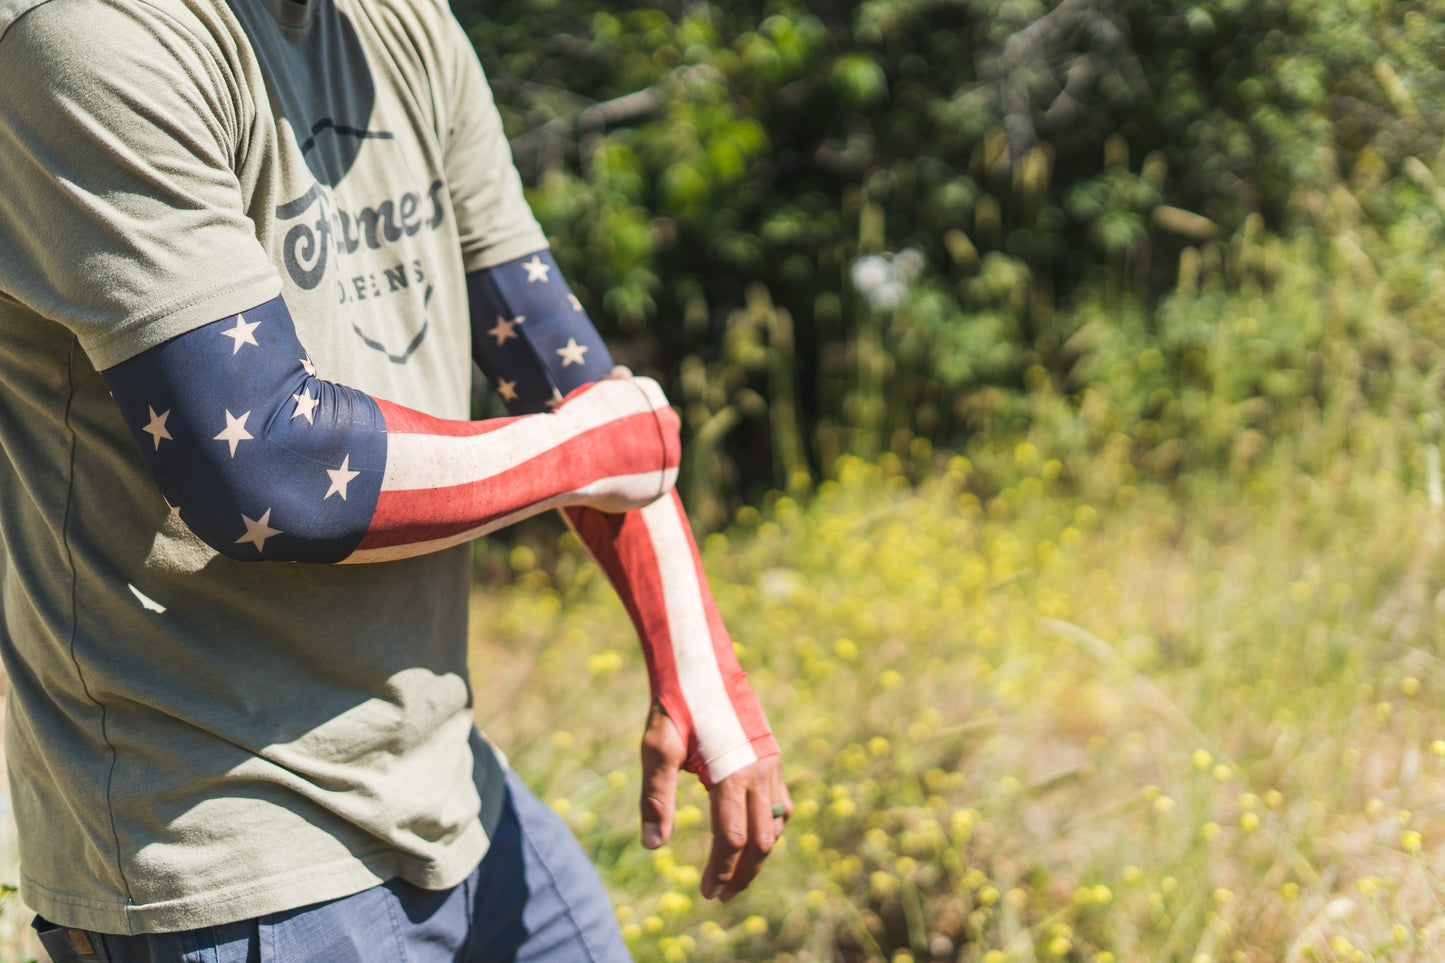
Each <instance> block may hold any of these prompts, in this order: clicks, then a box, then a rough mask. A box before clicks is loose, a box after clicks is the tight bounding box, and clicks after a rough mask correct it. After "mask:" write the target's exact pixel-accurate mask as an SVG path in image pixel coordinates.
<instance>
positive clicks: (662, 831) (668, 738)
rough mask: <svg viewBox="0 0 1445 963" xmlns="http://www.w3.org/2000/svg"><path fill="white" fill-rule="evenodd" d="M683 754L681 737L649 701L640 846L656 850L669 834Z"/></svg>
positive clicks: (643, 751)
mask: <svg viewBox="0 0 1445 963" xmlns="http://www.w3.org/2000/svg"><path fill="white" fill-rule="evenodd" d="M685 757H686V748H685V747H684V746H683V744H682V736H680V735H679V734H678V731H677V727H676V726H675V725H673V722H672V720H671V719H669V718H668V717H667V713H665V712H663V711H662V707H661V706H659V705H658V704H656V703H653V706H652V711H651V712H649V713H648V716H647V731H646V732H644V733H643V736H642V800H641V806H640V809H641V814H642V845H644V846H646V847H647V848H648V849H656V848H657V847H659V846H661V845H662V844H663V843H665V842H667V840H668V837H670V836H671V835H672V823H673V815H674V812H675V810H676V806H677V774H678V771H679V770H680V769H681V768H682V762H683V759H684V758H685Z"/></svg>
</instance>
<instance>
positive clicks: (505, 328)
mask: <svg viewBox="0 0 1445 963" xmlns="http://www.w3.org/2000/svg"><path fill="white" fill-rule="evenodd" d="M525 320H527V317H526V315H522V314H519V315H517V316H516V317H515V318H513V319H512V320H510V321H508V320H507V319H506V318H504V317H502V316H501V315H500V314H499V315H497V323H496V325H495V326H494V327H493V328H492V329H491V330H490V331H488V332H487V334H490V335H491V336H492V337H494V338H496V339H497V346H498V347H501V346H502V345H503V344H505V343H506V341H507V339H508V338H515V337H516V336H517V332H516V330H515V329H516V327H517V325H519V324H521V323H522V322H523V321H525Z"/></svg>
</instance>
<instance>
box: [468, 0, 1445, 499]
mask: <svg viewBox="0 0 1445 963" xmlns="http://www.w3.org/2000/svg"><path fill="white" fill-rule="evenodd" d="M457 9H458V13H459V15H460V17H461V18H462V20H463V22H464V23H465V24H466V25H467V26H468V27H469V30H470V34H471V36H472V38H473V39H474V41H475V42H476V44H477V47H478V50H479V51H480V53H481V55H482V57H483V61H484V63H485V64H486V66H487V67H488V69H489V73H490V76H491V79H492V82H493V85H494V87H495V89H496V95H497V101H498V103H499V104H500V105H501V108H502V111H503V116H504V120H505V123H506V126H507V129H508V130H509V132H510V133H511V134H512V136H513V137H514V141H513V145H514V150H515V153H516V156H517V159H518V162H519V165H520V166H521V168H522V170H523V172H524V176H525V179H526V180H527V182H528V183H529V184H530V185H531V196H532V200H533V202H534V204H535V205H536V209H537V213H538V216H539V218H540V220H541V221H542V223H543V225H544V226H545V228H546V230H547V231H548V233H549V234H550V235H551V236H552V237H553V238H554V244H555V247H556V249H557V253H558V257H559V259H560V260H561V262H562V264H563V266H564V269H565V271H566V273H567V274H568V276H569V277H570V278H571V279H572V280H573V282H574V284H575V285H576V287H577V288H578V289H579V295H580V296H581V297H582V298H583V300H584V302H586V304H587V305H588V307H589V309H590V310H591V311H592V312H593V314H594V315H595V316H597V317H598V319H599V322H600V323H601V325H602V326H603V328H604V331H605V332H611V333H612V335H613V339H614V342H615V343H616V344H617V346H618V353H619V354H620V355H621V356H622V357H623V358H624V359H625V360H626V361H628V362H630V363H632V364H633V365H634V366H636V367H639V368H642V369H644V370H650V371H656V372H660V373H662V374H664V376H665V377H667V378H668V379H670V380H671V384H670V386H669V387H670V390H671V391H672V394H673V396H674V397H675V398H676V399H677V400H678V401H680V402H681V403H682V404H683V406H684V409H685V411H686V427H687V430H688V432H689V437H690V438H691V439H692V442H691V444H693V446H694V448H695V451H694V453H693V456H692V457H690V458H689V459H688V465H689V466H690V470H691V472H692V475H693V477H692V479H691V480H690V482H689V485H690V487H691V488H692V489H693V491H694V496H693V497H694V503H693V505H692V508H693V509H694V510H695V511H696V512H697V513H698V515H699V517H700V520H701V521H702V522H703V523H704V524H707V525H716V524H719V523H720V522H721V521H722V520H723V519H724V518H725V517H726V513H727V506H728V505H729V504H733V505H735V504H736V501H735V500H736V498H737V496H738V495H739V494H747V493H751V494H752V495H753V496H754V497H755V496H756V494H757V493H759V492H760V491H761V490H762V489H764V488H766V487H770V486H779V487H786V485H787V484H788V482H789V479H791V478H792V477H793V476H794V475H795V474H797V473H799V472H804V473H807V474H809V475H812V476H814V477H817V476H818V475H820V474H826V473H827V472H828V471H829V470H830V469H831V465H832V463H833V460H834V459H835V458H836V457H837V456H838V455H839V454H842V453H847V452H852V453H857V454H861V455H864V456H867V457H871V456H873V455H876V454H877V453H878V452H880V451H883V450H889V449H893V450H897V451H902V450H904V449H905V448H906V446H907V444H908V440H909V439H910V438H912V437H914V436H916V435H923V436H927V437H929V438H930V439H931V440H933V441H934V442H936V443H938V444H940V445H954V446H957V445H960V444H962V443H964V441H965V440H966V439H967V438H968V437H969V436H970V435H971V434H972V433H975V432H978V431H981V430H992V429H993V428H996V427H997V426H998V425H1000V424H1003V425H1008V424H1010V423H1012V422H1013V421H1014V420H1016V419H1018V418H1021V417H1022V418H1026V419H1027V418H1034V417H1053V416H1052V415H1049V416H1045V415H1043V414H1042V413H1040V412H1037V411H1033V410H1032V409H1031V407H1030V406H1031V404H1032V403H1033V402H1032V401H1031V399H1032V398H1033V397H1034V396H1035V395H1036V394H1037V389H1038V388H1039V387H1040V386H1043V385H1047V386H1049V387H1050V388H1051V389H1052V390H1053V391H1054V392H1055V393H1056V394H1057V395H1058V398H1057V403H1058V404H1062V405H1068V406H1072V408H1073V410H1074V411H1075V412H1076V413H1079V414H1080V415H1086V414H1087V412H1088V411H1089V410H1090V405H1091V404H1092V403H1093V402H1091V401H1090V399H1091V398H1094V399H1097V398H1098V397H1100V396H1104V397H1106V398H1107V400H1108V401H1109V402H1110V403H1111V404H1113V405H1116V406H1118V407H1119V409H1120V411H1121V413H1122V415H1121V416H1122V417H1124V418H1125V419H1127V418H1135V417H1137V418H1140V419H1142V420H1143V421H1145V422H1149V423H1152V424H1153V425H1155V426H1156V427H1153V428H1151V427H1149V426H1147V425H1146V426H1143V427H1142V429H1141V431H1142V433H1143V434H1144V435H1146V436H1148V435H1152V434H1154V433H1156V432H1157V433H1158V434H1159V436H1160V441H1161V442H1162V441H1166V440H1169V439H1171V438H1173V439H1176V440H1178V442H1179V443H1180V444H1182V445H1185V446H1187V447H1188V450H1189V452H1190V454H1189V456H1188V457H1186V458H1184V459H1183V460H1181V459H1178V458H1172V457H1171V458H1163V459H1155V460H1156V461H1160V462H1161V465H1162V467H1164V468H1166V469H1170V470H1172V469H1175V468H1179V467H1191V466H1201V465H1209V466H1211V467H1215V468H1227V467H1228V465H1229V458H1228V455H1229V448H1230V441H1229V439H1230V437H1231V434H1230V433H1231V432H1235V431H1238V430H1248V429H1250V428H1253V429H1254V430H1257V431H1261V432H1265V433H1270V432H1272V431H1275V430H1281V429H1288V428H1289V427H1290V425H1291V419H1292V418H1294V417H1295V415H1294V413H1293V410H1292V409H1293V407H1294V406H1297V404H1298V403H1299V402H1301V401H1303V400H1305V399H1309V398H1313V399H1314V403H1315V404H1317V405H1320V406H1324V404H1325V401H1326V399H1327V398H1328V397H1335V396H1339V395H1341V394H1345V395H1349V394H1359V395H1360V397H1361V399H1362V400H1363V402H1365V403H1373V404H1380V403H1384V402H1382V401H1381V400H1380V399H1381V398H1382V397H1383V394H1384V392H1386V391H1387V390H1389V389H1393V388H1397V387H1399V384H1398V382H1399V381H1400V380H1401V379H1402V378H1403V380H1405V381H1409V380H1410V379H1409V378H1404V376H1397V374H1395V373H1393V372H1386V373H1383V374H1382V372H1384V371H1385V369H1387V368H1388V367H1389V365H1390V364H1391V363H1393V362H1394V361H1396V360H1398V359H1399V358H1400V357H1401V356H1402V355H1403V356H1408V357H1409V359H1410V361H1411V363H1412V364H1413V365H1414V366H1415V367H1417V368H1418V367H1419V366H1420V365H1421V364H1422V363H1423V364H1425V365H1426V366H1427V367H1429V366H1433V365H1434V364H1435V362H1434V361H1433V359H1432V360H1428V361H1424V362H1422V360H1421V358H1420V357H1419V350H1418V349H1419V348H1420V345H1419V337H1420V336H1419V335H1416V334H1412V333H1411V332H1423V331H1425V330H1427V329H1433V328H1434V327H1435V326H1436V325H1437V324H1438V321H1437V320H1436V319H1437V317H1438V313H1437V312H1436V311H1435V299H1434V297H1433V294H1432V291H1433V290H1434V289H1435V288H1438V285H1435V283H1434V282H1435V281H1436V280H1437V278H1436V275H1435V272H1434V270H1433V268H1432V267H1431V266H1430V264H1429V261H1428V252H1429V251H1431V250H1432V249H1433V248H1435V247H1437V246H1438V245H1439V243H1440V241H1441V240H1442V233H1441V231H1442V224H1441V210H1442V204H1441V199H1442V196H1445V195H1442V191H1441V189H1440V187H1439V186H1437V184H1436V181H1435V178H1434V174H1433V171H1434V170H1435V169H1436V167H1437V158H1438V157H1439V155H1440V151H1441V145H1442V140H1441V130H1442V122H1445V117H1442V116H1441V110H1442V105H1445V74H1442V72H1441V71H1439V70H1438V69H1437V66H1436V64H1435V62H1434V60H1435V51H1438V50H1439V49H1441V47H1442V45H1445V2H1441V0H1422V2H1416V3H1409V4H1397V3H1382V2H1365V0H1332V2H1326V3H1291V2H1286V0H1263V2H1260V0H1250V2H1243V0H1220V2H1214V3H1194V2H1186V0H1102V2H1092V3H1083V2H1080V0H1059V2H1047V3H1045V2H1035V0H956V2H951V3H946V4H925V3H920V2H918V0H869V2H865V3H861V4H810V5H807V6H803V5H800V4H796V3H789V2H785V0H773V2H769V3H766V4H745V3H734V2H727V0H715V2H709V3H697V4H691V5H687V6H682V7H673V6H668V5H663V6H661V7H659V8H641V9H619V8H615V7H606V6H601V5H597V4H595V3H593V2H590V0H554V2H551V3H547V4H535V3H530V2H524V0H506V2H501V3H496V4H491V5H487V6H486V7H483V6H482V5H480V4H479V3H478V2H477V0H463V2H459V3H458V4H457ZM904 251H913V252H916V253H917V256H919V257H921V264H922V270H921V271H920V272H918V273H917V274H916V276H915V277H913V278H912V280H910V281H909V282H908V283H907V284H906V285H904V291H903V296H902V297H893V296H891V295H890V296H889V297H886V298H883V299H881V300H880V299H879V298H877V297H870V296H869V295H868V294H867V293H865V292H863V291H861V290H859V288H858V287H857V285H856V284H855V283H854V276H855V275H854V272H855V268H856V267H857V265H858V263H859V260H860V258H864V257H867V256H869V255H882V256H883V257H884V258H885V260H887V259H889V258H891V257H893V256H894V254H895V253H897V252H904ZM1385 265H1388V267H1385ZM1342 267H1343V268H1344V273H1345V274H1346V275H1348V278H1349V286H1350V288H1351V292H1350V294H1349V295H1348V296H1344V295H1341V293H1340V292H1339V291H1338V284H1337V281H1338V280H1339V275H1340V271H1341V268H1342ZM1367 274H1368V275H1371V277H1366V276H1365V275H1367ZM1387 274H1388V275H1389V277H1388V279H1387V278H1386V277H1385V275H1387ZM1377 282H1378V283H1381V284H1388V285H1389V288H1388V290H1387V291H1385V292H1378V291H1376V290H1375V288H1374V285H1375V284H1376V283H1377ZM1280 286H1282V288H1281V290H1280V295H1279V297H1276V293H1277V292H1276V289H1277V287H1280ZM1226 296H1233V297H1236V298H1243V299H1244V301H1243V302H1237V303H1245V304H1247V303H1249V302H1250V300H1251V299H1253V298H1260V299H1263V300H1264V301H1265V302H1266V303H1267V304H1268V305H1269V308H1268V310H1262V311H1243V312H1241V315H1248V316H1250V317H1252V318H1253V319H1254V322H1255V323H1256V324H1257V325H1258V326H1259V330H1258V331H1257V332H1256V333H1255V334H1253V335H1250V336H1248V337H1245V336H1244V335H1243V334H1240V335H1239V336H1240V337H1241V338H1243V339H1244V340H1245V341H1248V342H1250V344H1249V346H1248V348H1247V349H1243V348H1241V349H1240V350H1235V348H1236V347H1239V346H1237V345H1236V346H1234V347H1231V348H1229V349H1228V350H1226V348H1225V347H1224V346H1222V345H1221V343H1220V342H1221V339H1223V340H1224V341H1231V340H1232V339H1233V338H1234V337H1235V335H1234V334H1233V333H1231V332H1228V331H1227V332H1226V333H1225V334H1224V335H1219V334H1217V331H1218V329H1219V328H1220V326H1221V324H1223V325H1224V327H1226V328H1228V327H1229V326H1230V325H1235V323H1236V321H1238V318H1230V319H1221V318H1220V316H1219V314H1218V309H1219V305H1220V302H1219V299H1220V298H1221V297H1226ZM1346 302H1348V303H1346ZM1263 315H1269V316H1263ZM1382 317H1389V318H1390V319H1391V320H1389V321H1385V320H1382ZM1236 326H1237V325H1236ZM1421 326H1423V327H1421ZM1243 327H1248V325H1244V326H1243ZM774 335H777V336H779V337H782V338H783V341H781V342H775V341H773V340H772V338H773V336H774ZM1331 338H1335V339H1338V338H1347V339H1351V345H1350V347H1349V348H1347V349H1345V350H1344V352H1343V354H1345V355H1347V356H1354V360H1352V359H1351V357H1339V356H1338V355H1339V354H1340V350H1339V349H1338V347H1337V346H1336V345H1335V344H1333V343H1331V341H1330V339H1331ZM1355 339H1363V343H1361V342H1360V341H1357V340H1355ZM1381 339H1383V340H1381ZM743 342H746V343H747V348H746V350H743V349H742V348H741V347H740V345H741V344H742V343H743ZM1266 342H1267V343H1266ZM1367 345H1368V346H1369V347H1367ZM730 346H731V347H730ZM1148 351H1155V352H1158V353H1159V355H1161V356H1162V358H1163V361H1164V365H1163V367H1162V368H1159V369H1158V370H1149V371H1136V372H1134V373H1133V374H1131V373H1130V372H1129V371H1127V370H1125V369H1126V368H1130V367H1131V366H1132V361H1130V359H1135V358H1137V357H1140V356H1142V355H1143V354H1144V353H1145V352H1148ZM1150 357H1153V355H1151V356H1150ZM768 359H773V360H768ZM1355 361H1358V362H1359V363H1358V364H1356V363H1355ZM1336 362H1344V363H1345V366H1344V367H1340V366H1339V365H1338V364H1336ZM780 367H785V368H787V369H789V370H790V372H791V376H789V377H780V376H779V374H778V369H779V368H780ZM1133 367H1137V366H1133ZM1351 379H1353V381H1351ZM1346 382H1350V383H1349V384H1346ZM1206 387H1207V388H1208V391H1209V392H1213V391H1215V390H1220V391H1225V392H1227V393H1228V394H1229V395H1230V397H1232V398H1234V399H1235V400H1236V402H1237V403H1238V404H1239V405H1240V406H1241V411H1240V413H1238V414H1236V415H1232V416H1230V417H1228V418H1225V419H1223V420H1220V419H1219V416H1218V415H1217V414H1210V415H1206V414H1204V413H1203V412H1204V410H1205V408H1208V407H1209V406H1208V405H1203V404H1202V403H1200V402H1198V401H1197V397H1198V392H1199V391H1200V390H1203V389H1204V388H1206ZM1163 392H1168V393H1169V394H1170V396H1171V397H1170V398H1168V399H1166V398H1165V397H1164V394H1163ZM783 393H786V395H785V394H783ZM1372 399H1373V400H1372ZM1412 400H1419V394H1418V393H1417V394H1416V395H1415V396H1413V397H1412ZM1211 410H1212V409H1211ZM1121 424H1123V423H1122V422H1121ZM1122 430H1126V431H1129V432H1131V433H1136V434H1137V432H1134V428H1133V426H1132V425H1124V427H1123V429H1122ZM1196 430H1202V431H1203V435H1202V436H1201V435H1195V434H1193V432H1195V431H1196ZM779 435H781V436H783V438H784V440H783V442H781V443H780V442H779V440H778V437H779ZM788 439H796V443H793V442H792V441H788ZM1153 447H1157V445H1153V444H1151V443H1150V442H1149V441H1148V439H1145V442H1144V445H1143V450H1141V451H1140V452H1138V454H1139V455H1140V456H1141V458H1144V456H1148V455H1149V450H1150V449H1152V448H1153ZM1175 447H1176V448H1178V445H1176V446H1175ZM1140 467H1141V468H1145V469H1146V470H1147V469H1148V468H1149V463H1147V459H1146V460H1144V461H1141V462H1140Z"/></svg>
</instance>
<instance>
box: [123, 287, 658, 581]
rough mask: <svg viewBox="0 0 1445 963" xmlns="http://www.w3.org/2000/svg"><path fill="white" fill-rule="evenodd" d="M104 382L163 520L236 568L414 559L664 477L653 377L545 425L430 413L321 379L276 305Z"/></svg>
mask: <svg viewBox="0 0 1445 963" xmlns="http://www.w3.org/2000/svg"><path fill="white" fill-rule="evenodd" d="M103 375H104V377H105V380H106V382H107V384H108V386H109V387H110V389H111V393H112V395H113V396H114V398H115V401H116V404H117V406H118V407H119V409H120V412H121V417H122V418H123V419H124V420H125V422H126V424H127V425H128V426H129V427H130V429H131V432H132V434H133V435H134V436H135V439H136V442H137V443H138V444H139V445H140V448H141V451H142V453H143V454H144V456H145V458H146V460H147V462H148V463H149V465H150V468H151V471H152V473H153V474H154V476H155V478H156V482H157V484H158V486H159V488H160V491H161V494H162V495H163V496H164V497H165V500H166V504H167V505H169V506H170V508H171V511H172V512H173V513H175V514H177V515H179V517H180V519H181V521H183V522H184V523H186V524H187V525H188V526H189V527H190V528H191V530H192V531H194V532H195V533H196V534H197V535H198V536H200V537H201V538H202V539H203V540H204V541H205V542H206V543H207V544H209V545H210V546H211V547H213V548H214V549H216V550H217V551H218V552H221V553H222V554H224V555H227V556H229V557H231V558H235V559H239V560H243V561H256V560H267V561H273V560H274V561H308V562H379V561H386V560H389V559H395V558H404V557H409V556H412V555H420V554H424V553H426V552H432V551H437V550H440V549H442V548H446V547H450V546H452V545H456V544H459V543H460V542H463V541H466V540H468V539H471V538H474V537H476V536H478V535H482V534H485V533H486V532H488V531H493V530H495V529H497V528H500V527H502V526H504V525H507V524H510V523H511V522H513V521H516V520H518V519H520V518H524V517H526V516H528V515H533V514H536V513H537V512H540V511H543V510H545V509H548V508H560V507H566V506H576V505H596V506H600V507H603V508H608V509H611V510H614V511H618V510H626V509H630V508H633V507H637V506H640V505H644V504H647V503H649V502H651V501H654V500H656V499H657V498H658V497H659V496H660V495H662V494H664V493H666V492H667V491H668V490H669V489H670V488H671V487H672V485H673V482H674V481H675V479H676V475H677V462H678V455H679V447H678V441H677V418H676V415H674V414H673V413H672V410H671V408H669V407H668V404H667V399H666V397H665V396H664V395H663V393H662V390H661V389H660V388H658V387H657V385H656V383H655V382H652V381H649V380H647V379H633V381H613V382H607V383H604V384H597V385H594V386H591V387H587V388H584V389H581V390H578V391H577V392H574V393H573V394H571V395H570V396H569V397H568V398H567V399H566V402H565V404H558V405H556V406H554V411H553V412H552V413H549V414H534V415H525V416H519V417H513V418H494V419H488V420H485V421H455V420H448V419H442V418H436V417H433V416H431V415H427V414H425V413H423V412H420V411H415V410H412V409H409V408H405V407H403V406H401V405H398V404H394V403H392V402H389V401H386V400H383V399H379V398H374V397H372V396H370V395H368V394H366V393H365V392H362V391H358V390H357V389H355V388H350V387H347V386H345V385H341V384H337V383H335V382H332V381H327V380H325V379H323V378H320V377H318V376H317V373H316V370H315V368H314V366H313V365H312V363H311V361H310V360H309V358H308V356H307V354H306V351H305V349H304V348H303V347H302V346H301V343H300V341H299V340H298V338H297V335H296V330H295V325H294V323H293V322H292V319H291V315H290V313H289V312H288V311H287V309H286V305H285V303H284V302H283V301H282V300H281V299H280V298H276V299H274V300H272V301H268V302H267V303H265V304H263V305H260V306H259V307H257V308H253V309H251V310H249V311H245V312H243V313H241V314H238V315H235V316H232V317H229V318H223V319H222V320H220V321H217V322H213V323H212V324H209V325H205V326H203V327H200V328H196V329H195V330H193V331H190V332H188V333H186V334H183V335H180V336H179V337H176V338H173V339H171V340H170V341H167V342H165V343H163V344H160V345H157V346H155V347H153V348H150V349H147V350H146V351H143V352H141V353H140V354H138V355H136V356H135V357H133V358H131V359H129V360H127V361H124V362H122V363H121V364H119V365H116V366H115V367H112V368H108V369H106V371H104V372H103ZM634 381H635V382H637V383H635V384H634V383H633V382H634Z"/></svg>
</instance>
